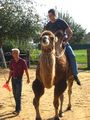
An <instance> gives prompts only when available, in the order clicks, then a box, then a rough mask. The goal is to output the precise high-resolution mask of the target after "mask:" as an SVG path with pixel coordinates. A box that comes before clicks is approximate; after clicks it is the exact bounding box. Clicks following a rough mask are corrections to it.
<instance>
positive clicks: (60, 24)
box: [45, 19, 68, 33]
mask: <svg viewBox="0 0 90 120" xmlns="http://www.w3.org/2000/svg"><path fill="white" fill-rule="evenodd" d="M67 28H68V24H67V23H66V22H65V21H64V20H62V19H56V21H55V22H53V23H52V22H51V21H50V22H48V23H47V25H46V26H45V30H50V31H51V32H53V33H55V32H56V31H57V30H62V31H63V33H65V30H66V29H67Z"/></svg>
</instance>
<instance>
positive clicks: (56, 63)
mask: <svg viewBox="0 0 90 120" xmlns="http://www.w3.org/2000/svg"><path fill="white" fill-rule="evenodd" d="M62 39H63V32H62V31H57V32H56V34H55V35H54V34H53V33H52V32H50V31H44V32H43V33H42V34H41V37H40V40H41V51H42V53H41V55H40V59H39V62H38V65H37V69H36V79H35V80H34V82H33V85H32V89H33V92H34V95H35V97H34V99H33V105H34V107H35V110H36V120H42V118H41V115H40V111H39V102H40V98H41V96H42V95H43V94H44V90H45V88H47V89H50V88H51V87H52V86H53V85H54V101H53V105H54V108H55V117H54V120H60V117H62V115H63V112H62V105H63V99H64V95H63V93H64V91H65V90H66V88H67V84H68V96H69V103H68V110H70V109H71V93H72V85H73V75H72V71H71V69H70V64H69V61H68V58H67V56H66V54H65V48H63V47H62ZM59 100H60V110H59V112H58V107H59Z"/></svg>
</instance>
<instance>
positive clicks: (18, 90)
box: [12, 78, 22, 112]
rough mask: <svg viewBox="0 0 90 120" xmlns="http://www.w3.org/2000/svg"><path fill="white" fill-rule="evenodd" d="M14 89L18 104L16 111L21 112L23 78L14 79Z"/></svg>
mask: <svg viewBox="0 0 90 120" xmlns="http://www.w3.org/2000/svg"><path fill="white" fill-rule="evenodd" d="M12 89H13V95H14V99H15V103H16V108H15V110H16V111H18V112H19V111H20V110H21V92H22V78H12Z"/></svg>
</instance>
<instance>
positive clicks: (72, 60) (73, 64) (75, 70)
mask: <svg viewBox="0 0 90 120" xmlns="http://www.w3.org/2000/svg"><path fill="white" fill-rule="evenodd" d="M66 54H67V55H68V57H69V61H70V64H71V67H72V72H73V76H74V79H75V81H76V82H77V84H78V85H81V83H80V80H79V79H78V67H77V62H76V58H75V54H74V51H73V49H72V47H71V46H70V44H69V43H68V44H67V45H66Z"/></svg>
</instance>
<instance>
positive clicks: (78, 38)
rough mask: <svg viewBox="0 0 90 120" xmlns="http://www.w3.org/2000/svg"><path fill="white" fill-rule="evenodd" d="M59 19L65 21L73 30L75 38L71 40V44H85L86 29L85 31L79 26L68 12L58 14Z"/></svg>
mask: <svg viewBox="0 0 90 120" xmlns="http://www.w3.org/2000/svg"><path fill="white" fill-rule="evenodd" d="M58 17H59V18H62V19H64V20H65V21H66V22H67V23H68V24H69V25H70V27H71V28H72V31H73V37H72V39H71V41H70V42H71V44H78V43H79V44H83V43H85V42H86V41H85V39H84V38H85V35H86V29H83V28H82V26H81V25H79V24H77V23H76V22H75V21H74V20H73V18H72V17H71V16H70V15H69V14H68V13H67V12H66V13H63V12H61V13H60V12H58Z"/></svg>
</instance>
